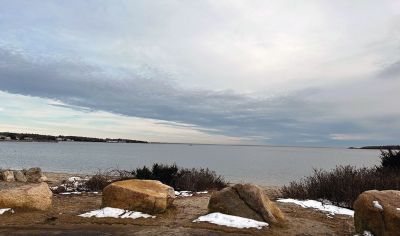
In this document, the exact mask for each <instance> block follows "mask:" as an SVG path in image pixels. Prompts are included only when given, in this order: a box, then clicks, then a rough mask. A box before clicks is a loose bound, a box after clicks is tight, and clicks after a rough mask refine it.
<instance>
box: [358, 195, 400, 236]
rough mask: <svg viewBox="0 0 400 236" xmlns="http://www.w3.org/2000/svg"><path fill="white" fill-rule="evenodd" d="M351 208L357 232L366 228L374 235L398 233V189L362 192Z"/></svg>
mask: <svg viewBox="0 0 400 236" xmlns="http://www.w3.org/2000/svg"><path fill="white" fill-rule="evenodd" d="M353 208H354V224H355V228H356V231H357V232H359V233H362V232H364V231H365V230H366V231H370V232H371V233H373V234H374V235H376V236H392V235H393V236H394V235H399V234H400V191H395V190H385V191H377V190H371V191H366V192H363V193H362V194H360V195H359V196H358V198H357V200H356V201H355V202H354V205H353Z"/></svg>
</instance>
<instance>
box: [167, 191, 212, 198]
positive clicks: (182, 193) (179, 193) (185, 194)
mask: <svg viewBox="0 0 400 236" xmlns="http://www.w3.org/2000/svg"><path fill="white" fill-rule="evenodd" d="M206 193H208V191H201V192H192V191H175V196H177V197H191V196H193V195H194V194H206Z"/></svg>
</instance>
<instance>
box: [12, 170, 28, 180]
mask: <svg viewBox="0 0 400 236" xmlns="http://www.w3.org/2000/svg"><path fill="white" fill-rule="evenodd" d="M13 172H14V178H15V180H16V181H18V182H26V181H27V179H26V177H25V175H24V173H22V171H20V170H14V171H13Z"/></svg>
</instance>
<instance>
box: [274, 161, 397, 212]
mask: <svg viewBox="0 0 400 236" xmlns="http://www.w3.org/2000/svg"><path fill="white" fill-rule="evenodd" d="M371 189H377V190H386V189H397V190H398V189H400V172H399V171H398V170H395V169H391V168H382V167H373V168H360V169H357V168H356V167H353V166H337V167H336V168H335V169H333V170H330V171H326V170H317V169H314V173H313V174H312V175H311V176H309V177H305V178H303V179H301V180H300V181H297V182H296V181H294V182H291V183H290V184H289V185H288V186H284V187H283V188H282V189H281V192H282V196H283V197H284V198H296V199H325V200H329V201H331V202H332V203H333V204H336V205H339V206H343V207H349V208H352V206H353V202H354V201H355V200H356V198H357V197H358V195H359V194H360V193H362V192H364V191H367V190H371Z"/></svg>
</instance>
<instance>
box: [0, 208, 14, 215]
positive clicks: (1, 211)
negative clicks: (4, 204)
mask: <svg viewBox="0 0 400 236" xmlns="http://www.w3.org/2000/svg"><path fill="white" fill-rule="evenodd" d="M7 211H9V212H11V213H14V210H13V209H11V208H0V215H2V214H4V213H6V212H7Z"/></svg>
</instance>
